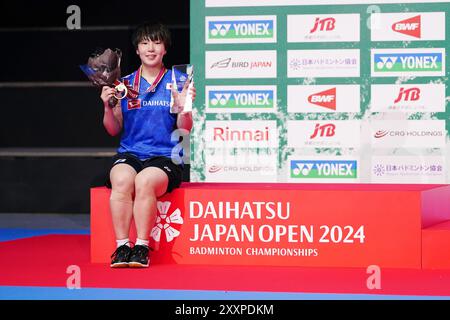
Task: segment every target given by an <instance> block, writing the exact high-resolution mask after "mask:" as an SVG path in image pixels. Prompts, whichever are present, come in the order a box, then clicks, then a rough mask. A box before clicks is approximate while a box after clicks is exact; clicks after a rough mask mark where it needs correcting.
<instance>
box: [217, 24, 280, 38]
mask: <svg viewBox="0 0 450 320" xmlns="http://www.w3.org/2000/svg"><path fill="white" fill-rule="evenodd" d="M273 22H274V21H273V20H241V21H210V22H209V26H208V28H209V36H210V38H211V39H242V38H256V39H259V38H272V37H273V26H274V23H273Z"/></svg>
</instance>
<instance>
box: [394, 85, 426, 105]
mask: <svg viewBox="0 0 450 320" xmlns="http://www.w3.org/2000/svg"><path fill="white" fill-rule="evenodd" d="M419 99H420V89H419V88H409V89H406V88H400V92H399V93H398V96H397V98H396V99H395V101H394V103H399V102H400V101H418V100H419Z"/></svg>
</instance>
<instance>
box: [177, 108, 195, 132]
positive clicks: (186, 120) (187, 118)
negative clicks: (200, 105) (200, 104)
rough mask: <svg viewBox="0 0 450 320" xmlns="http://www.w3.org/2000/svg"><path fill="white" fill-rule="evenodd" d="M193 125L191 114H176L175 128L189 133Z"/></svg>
mask: <svg viewBox="0 0 450 320" xmlns="http://www.w3.org/2000/svg"><path fill="white" fill-rule="evenodd" d="M192 125H193V121H192V112H181V113H179V114H178V118H177V127H178V128H180V129H185V130H187V131H191V129H192Z"/></svg>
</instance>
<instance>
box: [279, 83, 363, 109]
mask: <svg viewBox="0 0 450 320" xmlns="http://www.w3.org/2000/svg"><path fill="white" fill-rule="evenodd" d="M287 110H288V112H298V113H309V112H360V87H359V85H353V84H351V85H288V87H287Z"/></svg>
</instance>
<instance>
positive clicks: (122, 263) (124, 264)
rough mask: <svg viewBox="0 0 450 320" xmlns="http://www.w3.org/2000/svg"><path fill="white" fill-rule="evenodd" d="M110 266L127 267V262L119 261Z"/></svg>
mask: <svg viewBox="0 0 450 320" xmlns="http://www.w3.org/2000/svg"><path fill="white" fill-rule="evenodd" d="M110 267H111V268H128V262H119V263H114V264H111V265H110Z"/></svg>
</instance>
